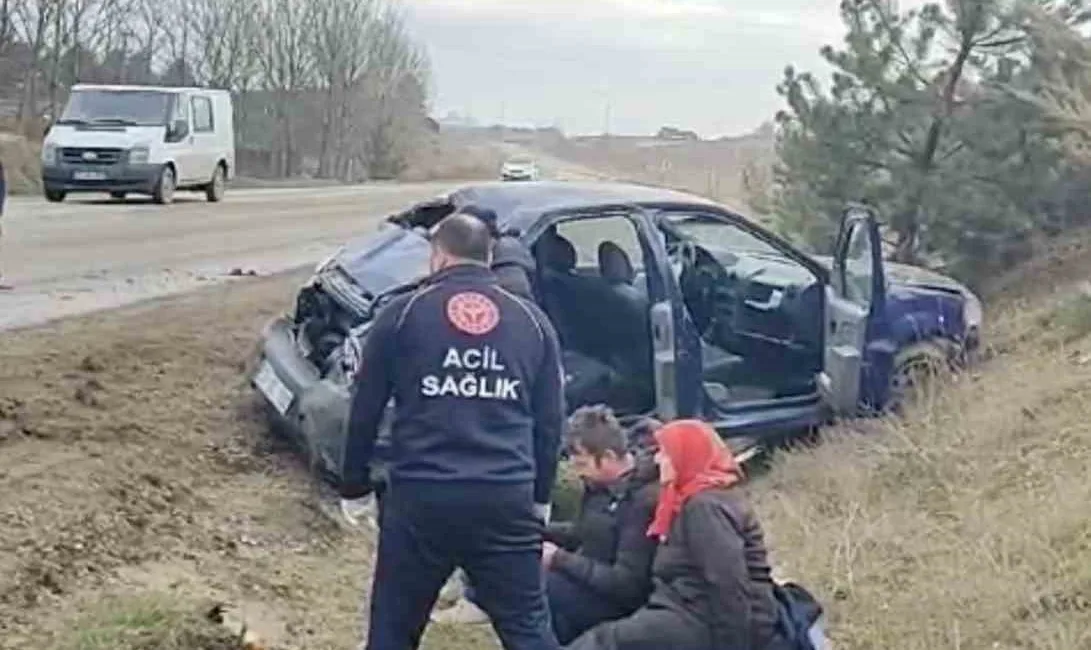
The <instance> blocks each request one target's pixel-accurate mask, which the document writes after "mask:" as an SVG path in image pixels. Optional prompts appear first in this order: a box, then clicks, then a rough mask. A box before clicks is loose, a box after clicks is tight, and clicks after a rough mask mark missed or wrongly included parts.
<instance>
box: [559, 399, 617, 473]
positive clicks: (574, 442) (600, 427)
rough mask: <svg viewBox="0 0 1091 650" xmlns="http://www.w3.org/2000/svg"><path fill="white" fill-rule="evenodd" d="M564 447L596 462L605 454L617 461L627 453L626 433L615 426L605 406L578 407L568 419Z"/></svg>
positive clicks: (613, 416) (611, 415)
mask: <svg viewBox="0 0 1091 650" xmlns="http://www.w3.org/2000/svg"><path fill="white" fill-rule="evenodd" d="M566 442H567V444H568V448H569V449H573V450H575V449H576V448H577V447H578V448H579V449H580V450H582V451H584V452H586V453H588V454H591V456H592V457H594V458H595V460H599V459H601V458H602V457H603V455H604V454H605V453H606V452H607V451H612V452H614V454H616V455H617V456H618V457H621V456H624V455H625V453H626V452H627V451H628V450H627V445H626V442H627V440H626V436H625V429H624V427H622V426H621V423H620V422H618V419H617V416H615V415H614V411H613V409H611V408H610V407H609V406H606V405H604V404H596V405H593V406H581V407H580V408H578V409H576V410H575V411H574V412H573V413H572V415H570V416H569V417H568V434H567V441H566Z"/></svg>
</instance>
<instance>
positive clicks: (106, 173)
mask: <svg viewBox="0 0 1091 650" xmlns="http://www.w3.org/2000/svg"><path fill="white" fill-rule="evenodd" d="M161 171H162V166H161V165H151V164H130V163H128V162H125V161H122V162H119V163H115V164H112V165H92V164H86V165H80V164H74V163H64V162H58V163H56V164H54V165H43V166H42V184H43V185H44V186H45V189H46V190H50V191H61V192H138V193H151V192H152V191H153V190H154V189H155V186H156V184H157V183H158V182H159V174H160V173H161Z"/></svg>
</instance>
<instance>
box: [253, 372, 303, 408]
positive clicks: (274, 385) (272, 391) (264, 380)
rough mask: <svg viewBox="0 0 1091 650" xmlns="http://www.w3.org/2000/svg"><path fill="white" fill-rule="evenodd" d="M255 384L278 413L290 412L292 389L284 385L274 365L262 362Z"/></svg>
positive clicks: (255, 377) (255, 376) (292, 397)
mask: <svg viewBox="0 0 1091 650" xmlns="http://www.w3.org/2000/svg"><path fill="white" fill-rule="evenodd" d="M254 385H255V386H257V387H258V390H260V391H261V394H262V395H265V398H266V399H268V400H269V403H270V404H272V405H273V408H275V409H276V410H277V412H278V413H280V414H281V415H284V414H285V413H287V412H288V407H290V406H291V405H292V399H294V396H293V395H292V391H291V390H289V389H288V387H287V386H285V385H284V382H283V381H281V380H280V377H277V373H276V371H275V370H273V366H271V365H269V362H268V361H262V362H261V368H259V369H258V373H257V374H256V375H254Z"/></svg>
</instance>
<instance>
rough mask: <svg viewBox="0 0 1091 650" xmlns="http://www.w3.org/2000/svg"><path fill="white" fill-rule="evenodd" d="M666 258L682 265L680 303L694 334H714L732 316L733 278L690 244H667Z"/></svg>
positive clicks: (694, 245)
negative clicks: (687, 315) (688, 318)
mask: <svg viewBox="0 0 1091 650" xmlns="http://www.w3.org/2000/svg"><path fill="white" fill-rule="evenodd" d="M667 255H668V256H669V257H670V259H671V260H672V261H678V262H679V263H681V265H682V272H681V274H680V276H679V278H678V284H679V287H680V288H681V290H682V299H683V301H684V302H685V304H686V307H687V308H688V309H689V312H690V315H691V316H692V317H693V322H694V324H695V325H696V326H697V331H698V332H699V333H700V335H701V337H702V338H705V337H706V336H707V335H708V334H710V333H712V332H715V330H716V327H717V325H718V324H719V323H720V322H722V321H725V320H726V321H730V320H731V318H732V317H733V315H734V313H735V301H736V297H735V290H734V284H735V283H734V278H733V276H732V275H731V274H730V273H728V272H727V270H726V269H724V267H723V266H721V265H720V263H719V262H717V261H716V259H715V258H713V257H712V256H711V255H709V254H708V253H707V252H705V251H703V250H701V248H700V247H699V246H697V245H696V244H694V243H693V242H689V241H675V242H671V243H670V244H669V245H668V246H667Z"/></svg>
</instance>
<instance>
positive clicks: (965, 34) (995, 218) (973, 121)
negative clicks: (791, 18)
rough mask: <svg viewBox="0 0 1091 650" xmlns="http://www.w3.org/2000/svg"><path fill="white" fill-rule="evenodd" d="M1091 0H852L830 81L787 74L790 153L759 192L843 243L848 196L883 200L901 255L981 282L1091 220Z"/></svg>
mask: <svg viewBox="0 0 1091 650" xmlns="http://www.w3.org/2000/svg"><path fill="white" fill-rule="evenodd" d="M1085 4H1086V3H1085V2H1084V1H1083V0H1023V1H1016V0H946V1H945V2H943V3H932V4H928V5H926V6H924V7H923V8H920V9H915V10H910V11H903V10H900V9H899V7H898V5H897V3H896V2H893V1H891V0H845V1H843V2H842V3H841V5H840V12H841V18H842V20H843V22H844V24H845V26H846V28H847V35H846V36H845V38H844V41H843V43H841V44H840V45H838V46H833V45H831V46H827V47H824V48H823V49H822V51H821V54H822V56H823V58H824V59H825V60H826V61H827V62H828V63H829V64H830V66H831V67H832V68H833V72H832V74H831V75H830V76H829V78H827V79H820V78H819V77H818V76H816V75H815V74H813V73H810V72H805V71H799V70H796V69H795V68H793V67H789V68H787V69H786V70H785V75H784V78H783V80H782V82H781V83H780V85H779V86H778V91H779V93H780V94H781V95H782V96H783V98H784V99H785V100H786V103H787V108H786V109H785V110H784V111H782V112H781V113H780V114H779V115H778V116H777V154H778V159H779V164H778V165H777V167H776V169H775V172H774V178H773V181H772V184H771V185H772V187H771V188H770V189H769V191H768V192H767V193H766V194H765V196H762V197H759V198H760V199H762V200H764V203H765V207H766V208H768V209H769V210H770V211H772V212H774V213H775V214H776V215H777V217H778V220H779V223H780V225H781V228H782V229H783V230H784V231H785V233H786V234H789V235H791V236H793V237H795V238H796V239H797V240H798V241H800V242H801V243H804V244H807V245H809V246H810V247H811V248H813V249H815V250H817V251H820V252H829V250H830V248H831V247H832V244H833V240H834V238H835V234H836V230H837V226H838V222H839V219H840V214H841V210H842V208H843V206H844V205H845V203H846V202H848V201H862V202H866V203H870V204H872V205H873V206H875V207H876V208H878V210H879V213H880V214H881V216H882V218H883V221H884V233H885V235H884V236H885V238H886V239H887V244H888V249H889V251H890V255H891V257H892V258H893V259H895V260H897V261H902V262H910V263H920V262H928V263H933V264H937V265H943V266H945V267H946V268H947V269H948V270H950V271H952V272H954V273H956V274H957V275H960V276H961V277H963V278H965V279H967V280H970V281H980V280H982V279H983V278H986V277H988V275H989V274H991V273H994V272H995V271H996V270H998V269H1002V268H1005V267H1007V266H1009V265H1010V264H1012V263H1014V262H1015V261H1018V260H1019V259H1022V258H1025V257H1026V256H1028V255H1030V254H1032V252H1033V250H1034V247H1035V244H1036V242H1038V241H1040V240H1042V239H1044V238H1048V237H1051V236H1054V235H1056V234H1059V233H1061V232H1064V231H1065V230H1067V229H1070V228H1071V227H1074V226H1078V225H1082V224H1085V223H1087V222H1088V221H1091V201H1088V187H1089V186H1091V173H1089V162H1091V156H1088V155H1087V151H1088V149H1087V143H1088V141H1087V138H1088V135H1089V134H1091V129H1089V127H1091V109H1089V108H1088V107H1089V106H1091V103H1089V102H1088V97H1089V95H1088V91H1089V89H1091V83H1089V80H1091V48H1089V47H1088V42H1087V40H1086V39H1085V38H1084V37H1083V36H1082V35H1081V33H1080V31H1079V30H1080V28H1081V27H1083V26H1084V25H1085V24H1086V23H1087V22H1088V19H1089V18H1091V13H1089V11H1088V9H1087V7H1086V6H1085Z"/></svg>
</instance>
